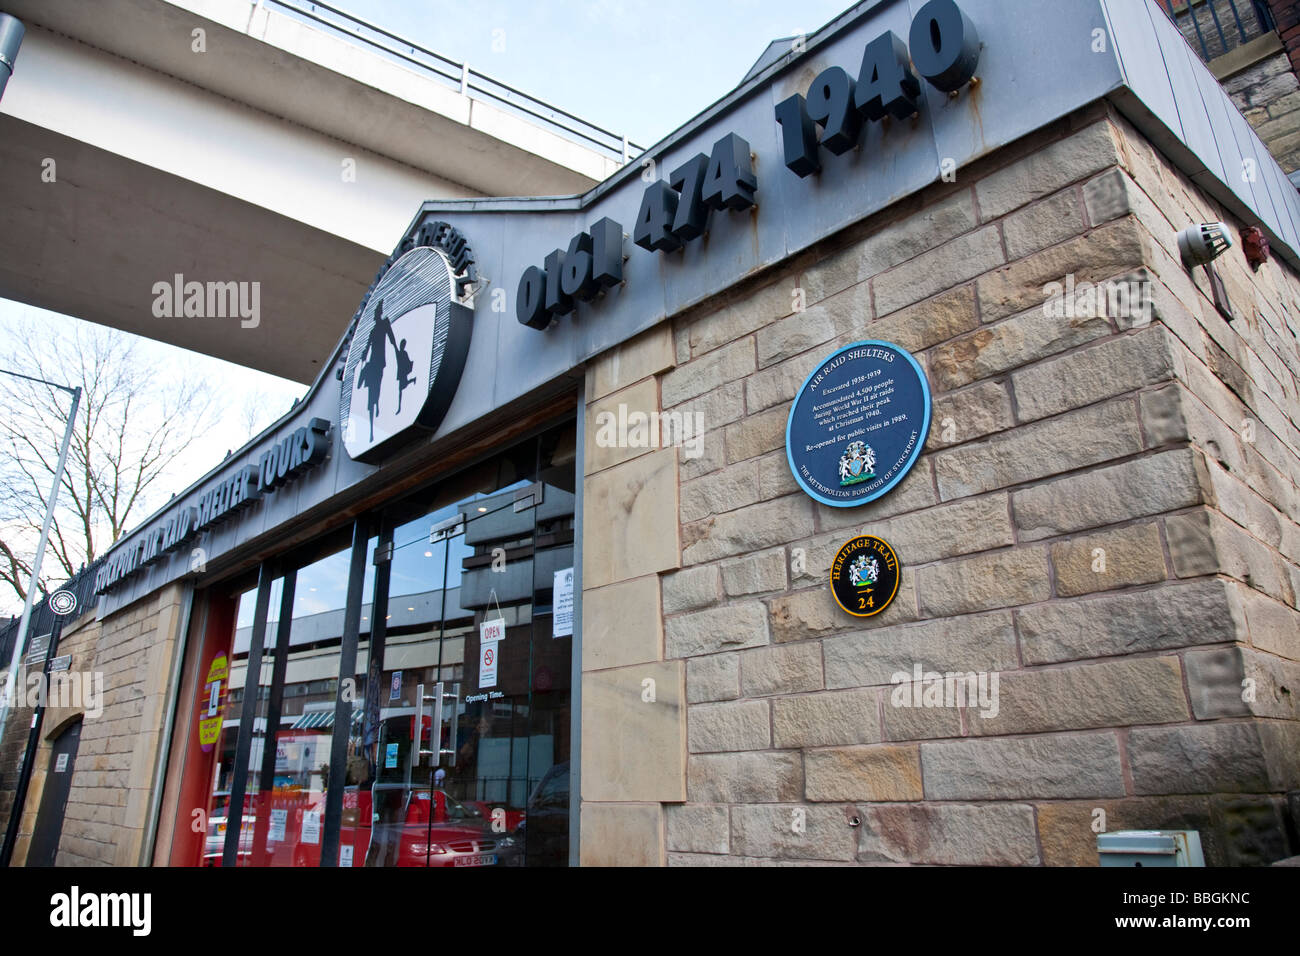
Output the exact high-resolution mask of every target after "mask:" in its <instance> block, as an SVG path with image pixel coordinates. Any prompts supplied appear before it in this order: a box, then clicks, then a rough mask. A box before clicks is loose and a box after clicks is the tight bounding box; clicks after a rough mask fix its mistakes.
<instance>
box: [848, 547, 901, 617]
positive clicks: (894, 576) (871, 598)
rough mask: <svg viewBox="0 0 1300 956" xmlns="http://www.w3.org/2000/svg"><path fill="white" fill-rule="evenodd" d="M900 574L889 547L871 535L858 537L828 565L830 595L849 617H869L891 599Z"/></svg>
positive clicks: (881, 609)
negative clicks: (829, 568) (829, 567)
mask: <svg viewBox="0 0 1300 956" xmlns="http://www.w3.org/2000/svg"><path fill="white" fill-rule="evenodd" d="M901 573H902V569H901V568H900V567H899V563H898V556H897V555H896V554H894V549H893V548H891V547H890V546H889V545H888V544H887V543H886V542H885V541H884V540H883V539H881V538H877V537H875V536H874V535H869V534H864V535H859V536H858V537H856V538H854V539H853V540H852V541H848V542H846V543H845V545H844V547H842V548H840V550H839V551H838V552H837V553H836V555H835V560H833V561H832V562H831V593H832V594H833V595H834V596H835V603H836V604H838V605H839V606H840V607H841V608H843V609H844V610H845V611H847V612H848V613H849V614H852V615H853V616H854V617H871V616H872V615H873V614H879V613H880V612H881V611H883V610H884V609H885V608H887V607H889V604H890V602H891V601H893V600H894V596H895V595H896V594H898V581H899V578H900V576H901Z"/></svg>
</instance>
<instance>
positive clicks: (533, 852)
mask: <svg viewBox="0 0 1300 956" xmlns="http://www.w3.org/2000/svg"><path fill="white" fill-rule="evenodd" d="M572 434H573V433H572V426H570V427H569V429H567V436H568V445H567V446H566V443H565V439H566V430H560V431H559V432H558V433H551V434H549V435H547V436H543V437H542V438H541V439H539V440H536V441H535V442H530V443H528V444H527V445H526V446H524V448H522V449H519V450H517V452H516V453H515V454H514V455H511V456H506V458H505V460H504V461H500V462H497V463H495V464H494V466H493V467H492V468H491V469H489V471H490V473H491V474H492V475H493V476H494V479H493V480H490V481H481V482H480V483H479V484H480V487H485V486H486V487H489V488H492V486H493V485H495V486H496V487H495V488H492V490H485V491H474V492H470V493H468V494H464V493H455V492H453V494H455V495H456V498H455V500H453V501H451V502H450V503H448V504H442V503H441V502H439V501H438V500H437V498H436V497H435V499H434V502H433V505H432V506H425V507H419V506H416V507H417V508H418V510H420V511H422V512H423V513H421V514H419V515H418V516H417V517H414V518H410V517H409V513H410V511H411V510H412V506H411V505H406V506H403V507H398V508H397V509H395V510H392V511H390V514H391V515H394V516H395V517H394V518H393V522H394V523H395V524H396V527H395V528H394V529H393V532H392V550H391V558H390V560H389V561H388V567H387V569H386V571H387V573H385V571H384V570H383V569H381V571H380V575H379V577H378V578H377V582H378V585H377V587H376V590H375V595H376V599H375V614H376V616H377V620H380V621H381V622H382V625H383V628H384V633H383V639H382V648H381V649H379V654H380V655H381V656H377V657H376V658H375V666H374V669H373V671H372V672H371V673H369V674H368V675H367V682H368V687H369V688H371V689H374V688H378V689H379V691H380V694H381V695H382V698H383V699H381V700H380V701H379V702H378V706H372V713H370V714H369V715H368V716H367V729H366V730H364V731H363V734H362V739H363V741H365V750H366V753H367V755H368V759H369V761H370V763H371V765H372V766H373V767H374V775H373V779H372V782H371V787H370V805H371V815H372V831H371V834H370V846H369V851H368V854H367V858H366V863H367V865H370V866H440V867H452V868H455V867H480V866H522V865H547V864H550V865H564V864H565V863H566V862H567V854H568V805H569V804H568V747H569V728H570V723H569V722H570V708H569V700H570V697H569V679H570V678H569V667H570V662H571V659H572V623H571V614H570V615H569V617H568V618H566V619H565V621H564V622H562V623H561V624H560V625H559V626H558V627H557V626H556V625H555V623H554V607H553V605H554V602H555V589H556V588H555V585H556V582H557V580H558V581H560V597H561V600H562V602H564V603H565V606H567V607H569V608H571V595H572V580H573V575H572V569H573V518H574V498H573V463H572V460H571V457H568V454H567V453H568V452H569V450H570V449H571V447H572V437H571V436H572ZM529 457H531V458H532V460H531V461H530V460H529ZM482 477H487V476H486V475H484V476H482ZM503 478H505V479H510V478H513V479H514V480H505V481H502V479H503ZM539 478H540V479H541V480H539ZM464 490H465V489H464V486H462V487H461V488H460V489H459V491H460V492H463V491H464ZM398 521H400V523H397V522H398ZM375 643H376V644H378V643H379V638H375ZM440 702H441V706H439V703H440ZM544 783H545V784H546V786H545V787H543V786H542V785H543V784H544ZM543 792H544V793H545V795H546V800H545V801H542V802H538V801H537V800H535V797H536V796H537V795H538V794H539V793H543Z"/></svg>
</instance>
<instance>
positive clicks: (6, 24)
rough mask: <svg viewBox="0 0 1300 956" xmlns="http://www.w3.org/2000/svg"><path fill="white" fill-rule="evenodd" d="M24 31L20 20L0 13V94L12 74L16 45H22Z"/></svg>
mask: <svg viewBox="0 0 1300 956" xmlns="http://www.w3.org/2000/svg"><path fill="white" fill-rule="evenodd" d="M26 32H27V31H26V29H25V28H24V27H23V25H22V23H21V22H20V21H18V20H16V19H14V18H13V17H11V16H10V15H9V14H7V13H0V96H4V93H5V84H7V83H8V82H9V77H11V76H13V73H14V61H15V60H17V59H18V47H20V46H22V42H23V34H24V33H26Z"/></svg>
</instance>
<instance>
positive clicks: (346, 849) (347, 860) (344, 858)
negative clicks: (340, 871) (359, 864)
mask: <svg viewBox="0 0 1300 956" xmlns="http://www.w3.org/2000/svg"><path fill="white" fill-rule="evenodd" d="M351 865H352V847H350V846H348V845H347V844H346V843H345V844H344V845H343V846H341V847H339V866H351Z"/></svg>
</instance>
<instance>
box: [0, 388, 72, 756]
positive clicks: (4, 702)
mask: <svg viewBox="0 0 1300 956" xmlns="http://www.w3.org/2000/svg"><path fill="white" fill-rule="evenodd" d="M0 372H3V373H4V374H5V375H13V376H15V377H17V378H25V379H27V380H28V381H29V382H40V383H41V384H42V385H48V386H50V387H51V388H57V389H59V390H61V391H64V392H67V393H68V394H70V395H71V396H72V409H71V410H70V411H69V412H68V427H67V428H66V429H65V430H64V432H63V444H62V445H61V446H60V447H59V463H58V465H57V466H56V467H55V469H54V487H53V488H51V489H50V498H49V501H48V502H47V503H46V505H45V523H44V524H42V525H41V537H40V541H39V542H38V543H37V545H36V559H35V560H34V561H33V562H32V575H31V580H30V581H29V582H28V584H27V597H26V598H25V599H24V601H23V618H22V621H20V622H19V624H18V636H17V637H16V638H15V640H14V651H13V656H12V657H11V658H10V659H9V674H8V676H7V677H6V678H5V689H4V696H3V697H0V740H4V735H5V724H6V723H7V722H8V720H9V710H10V708H11V706H12V705H13V699H14V680H15V678H16V677H17V674H18V662H19V661H21V660H22V657H23V654H24V653H25V652H26V650H27V628H28V626H29V625H30V624H31V620H32V601H33V599H34V598H35V595H36V588H37V582H38V581H39V580H40V575H41V561H42V560H43V559H44V558H45V545H46V544H47V543H48V542H49V540H50V526H51V525H53V524H54V503H55V500H56V499H57V498H58V497H59V485H60V484H61V483H62V482H63V467H64V465H65V464H66V463H67V461H68V445H69V444H71V442H72V427H73V425H75V424H76V422H77V406H78V405H79V404H81V388H80V386H78V387H75V388H69V387H68V386H66V385H58V384H56V383H54V382H47V381H45V379H43V378H35V377H33V376H31V375H23V374H22V373H21V372H11V371H9V370H8V369H0Z"/></svg>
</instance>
